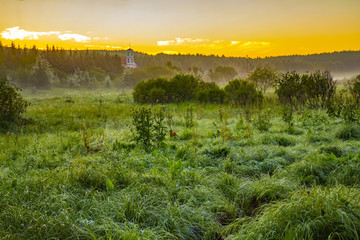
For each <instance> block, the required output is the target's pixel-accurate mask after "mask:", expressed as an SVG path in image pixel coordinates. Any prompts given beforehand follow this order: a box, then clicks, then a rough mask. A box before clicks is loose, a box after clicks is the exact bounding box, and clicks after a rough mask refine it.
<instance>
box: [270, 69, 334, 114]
mask: <svg viewBox="0 0 360 240" xmlns="http://www.w3.org/2000/svg"><path fill="white" fill-rule="evenodd" d="M275 86H276V89H275V93H276V94H277V96H278V98H279V100H280V101H281V102H282V103H286V104H291V105H293V106H294V107H295V109H296V110H298V106H299V105H303V104H305V103H308V104H309V105H310V106H312V107H325V106H326V105H327V103H328V102H330V101H332V100H333V97H334V95H335V92H336V84H335V81H334V80H333V78H332V76H331V75H330V73H329V72H328V71H325V72H323V73H321V72H320V71H317V72H315V73H312V74H303V75H300V74H298V73H296V72H295V71H293V72H287V73H285V74H283V75H282V77H281V78H279V79H277V81H276V84H275Z"/></svg>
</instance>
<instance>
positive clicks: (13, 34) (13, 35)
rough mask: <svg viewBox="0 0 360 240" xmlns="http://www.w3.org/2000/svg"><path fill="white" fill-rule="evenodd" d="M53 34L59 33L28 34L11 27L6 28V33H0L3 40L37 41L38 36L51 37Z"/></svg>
mask: <svg viewBox="0 0 360 240" xmlns="http://www.w3.org/2000/svg"><path fill="white" fill-rule="evenodd" d="M53 34H57V35H58V34H60V32H57V31H51V32H30V31H25V30H24V29H20V27H13V28H7V29H6V31H3V32H2V33H1V37H2V38H5V39H10V40H14V39H20V40H23V39H25V38H26V39H39V37H40V36H44V35H53Z"/></svg>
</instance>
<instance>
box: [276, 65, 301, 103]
mask: <svg viewBox="0 0 360 240" xmlns="http://www.w3.org/2000/svg"><path fill="white" fill-rule="evenodd" d="M275 87H276V89H275V93H276V95H277V96H278V98H279V100H280V102H282V103H285V104H291V105H292V106H294V107H295V108H296V109H297V108H298V105H299V104H300V103H303V102H304V97H305V96H304V93H303V89H302V88H303V85H302V82H301V76H300V75H299V74H298V73H296V72H295V71H293V72H287V73H285V74H283V75H282V77H280V78H279V79H277V81H276V83H275Z"/></svg>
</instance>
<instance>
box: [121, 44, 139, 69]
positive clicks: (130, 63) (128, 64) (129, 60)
mask: <svg viewBox="0 0 360 240" xmlns="http://www.w3.org/2000/svg"><path fill="white" fill-rule="evenodd" d="M123 65H124V67H125V68H131V69H135V68H136V67H137V66H136V63H135V60H134V50H132V49H131V48H129V49H128V50H126V58H125V63H123Z"/></svg>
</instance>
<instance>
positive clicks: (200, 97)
mask: <svg viewBox="0 0 360 240" xmlns="http://www.w3.org/2000/svg"><path fill="white" fill-rule="evenodd" d="M201 88H202V90H199V91H198V92H197V94H196V100H197V101H199V102H201V103H223V102H224V100H225V97H226V92H225V90H223V89H220V88H219V86H218V85H216V84H215V83H203V86H202V87H201Z"/></svg>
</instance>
